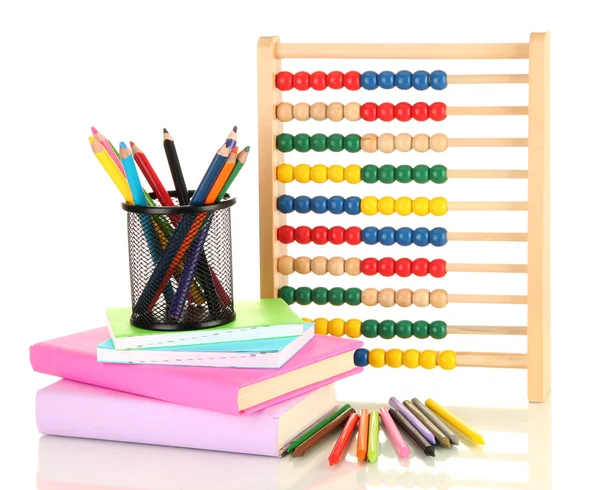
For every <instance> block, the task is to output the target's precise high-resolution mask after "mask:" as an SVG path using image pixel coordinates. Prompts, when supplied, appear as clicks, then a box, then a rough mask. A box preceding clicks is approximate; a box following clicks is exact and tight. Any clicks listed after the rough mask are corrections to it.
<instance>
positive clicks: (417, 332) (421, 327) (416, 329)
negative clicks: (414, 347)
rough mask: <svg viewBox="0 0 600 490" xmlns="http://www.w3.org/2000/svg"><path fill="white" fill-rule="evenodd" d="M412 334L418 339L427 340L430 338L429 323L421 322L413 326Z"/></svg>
mask: <svg viewBox="0 0 600 490" xmlns="http://www.w3.org/2000/svg"><path fill="white" fill-rule="evenodd" d="M412 334H413V335H414V336H415V337H417V338H418V339H426V338H427V337H429V323H427V322H426V321H423V320H420V321H418V322H414V323H413V324H412Z"/></svg>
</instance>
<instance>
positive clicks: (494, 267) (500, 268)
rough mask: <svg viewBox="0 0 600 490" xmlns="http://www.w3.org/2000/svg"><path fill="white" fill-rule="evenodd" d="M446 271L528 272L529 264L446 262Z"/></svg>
mask: <svg viewBox="0 0 600 490" xmlns="http://www.w3.org/2000/svg"><path fill="white" fill-rule="evenodd" d="M446 272H513V273H526V272H527V264H446Z"/></svg>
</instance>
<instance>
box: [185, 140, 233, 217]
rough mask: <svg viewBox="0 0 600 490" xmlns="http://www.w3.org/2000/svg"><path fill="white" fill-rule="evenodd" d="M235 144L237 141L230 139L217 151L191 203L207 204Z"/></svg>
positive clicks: (196, 204)
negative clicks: (207, 199)
mask: <svg viewBox="0 0 600 490" xmlns="http://www.w3.org/2000/svg"><path fill="white" fill-rule="evenodd" d="M234 146H235V142H234V141H233V140H230V139H228V140H227V141H225V143H223V145H222V146H221V147H220V148H219V149H218V150H217V153H216V154H215V156H214V157H213V159H212V161H211V162H210V164H209V166H208V169H207V170H206V172H205V173H204V177H202V180H201V181H200V185H198V188H197V189H196V192H194V195H193V196H192V199H191V200H190V204H191V205H193V206H202V205H203V204H207V202H206V198H207V197H208V194H209V193H210V191H211V189H212V188H213V186H214V184H215V181H216V180H217V177H218V176H219V173H220V172H221V169H222V168H223V165H225V161H226V160H227V157H228V156H229V154H230V153H231V150H232V149H233V147H234Z"/></svg>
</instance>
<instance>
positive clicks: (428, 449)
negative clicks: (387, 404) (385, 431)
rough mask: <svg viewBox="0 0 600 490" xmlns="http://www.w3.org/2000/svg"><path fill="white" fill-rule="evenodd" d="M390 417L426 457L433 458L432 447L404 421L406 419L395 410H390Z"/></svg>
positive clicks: (433, 450)
mask: <svg viewBox="0 0 600 490" xmlns="http://www.w3.org/2000/svg"><path fill="white" fill-rule="evenodd" d="M389 412H390V416H391V417H392V419H394V422H396V424H397V425H398V426H399V427H400V428H401V429H402V430H403V431H404V432H406V434H407V435H408V436H409V437H410V438H411V439H412V440H413V441H414V442H415V443H416V444H417V445H418V446H419V447H420V448H421V449H422V450H423V452H424V453H425V454H426V455H427V456H435V449H434V447H433V446H432V445H431V444H429V442H428V441H427V439H425V438H424V437H423V436H422V435H421V433H420V432H419V431H418V430H417V429H415V428H414V427H413V426H412V425H411V423H410V422H409V421H408V420H406V417H405V416H404V415H402V414H401V413H400V412H399V411H398V410H396V409H395V408H390V410H389Z"/></svg>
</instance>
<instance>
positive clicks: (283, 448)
mask: <svg viewBox="0 0 600 490" xmlns="http://www.w3.org/2000/svg"><path fill="white" fill-rule="evenodd" d="M341 406H342V405H341V404H340V405H336V406H335V407H333V408H332V409H331V410H329V412H327V413H326V414H325V415H323V416H322V417H320V418H319V419H318V420H316V421H315V422H313V423H312V424H310V425H309V426H308V427H307V428H306V429H304V430H303V431H301V432H300V433H298V434H297V435H296V437H294V438H293V439H292V440H291V441H290V442H288V443H287V444H286V445H285V446H283V447H282V448H281V449H280V450H279V455H280V456H282V455H284V454H286V453H287V450H288V448H289V447H290V445H291V444H292V442H293V441H295V440H296V439H298V438H300V437H302V436H304V434H306V433H307V432H308V431H309V430H312V429H313V428H314V427H316V426H317V425H319V424H320V423H321V422H323V421H324V420H325V419H326V418H327V417H329V416H330V415H332V414H334V413H335V412H337V411H338V410H339V409H340V407H341Z"/></svg>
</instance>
